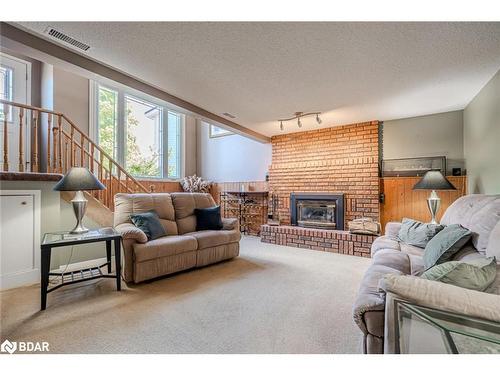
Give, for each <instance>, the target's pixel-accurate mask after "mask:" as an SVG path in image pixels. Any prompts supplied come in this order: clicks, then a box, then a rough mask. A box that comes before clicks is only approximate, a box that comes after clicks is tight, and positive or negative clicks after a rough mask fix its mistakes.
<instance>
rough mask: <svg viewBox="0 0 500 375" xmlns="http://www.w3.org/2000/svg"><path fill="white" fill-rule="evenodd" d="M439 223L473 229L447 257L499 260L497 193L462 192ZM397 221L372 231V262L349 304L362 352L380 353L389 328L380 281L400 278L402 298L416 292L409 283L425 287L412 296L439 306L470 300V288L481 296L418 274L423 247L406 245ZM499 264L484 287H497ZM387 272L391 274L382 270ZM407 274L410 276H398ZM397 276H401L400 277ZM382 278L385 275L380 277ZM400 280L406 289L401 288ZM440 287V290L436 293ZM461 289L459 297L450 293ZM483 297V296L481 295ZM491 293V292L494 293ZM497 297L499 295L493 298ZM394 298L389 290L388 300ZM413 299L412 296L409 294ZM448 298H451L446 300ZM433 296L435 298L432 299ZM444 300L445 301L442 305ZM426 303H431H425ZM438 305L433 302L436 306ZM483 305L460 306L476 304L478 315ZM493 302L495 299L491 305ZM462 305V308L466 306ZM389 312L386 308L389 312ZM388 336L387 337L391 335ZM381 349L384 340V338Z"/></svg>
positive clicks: (393, 282)
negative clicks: (490, 283) (382, 231)
mask: <svg viewBox="0 0 500 375" xmlns="http://www.w3.org/2000/svg"><path fill="white" fill-rule="evenodd" d="M441 224H444V225H450V224H461V225H462V226H464V227H466V228H468V229H469V230H471V231H472V232H473V238H472V241H471V243H470V244H469V245H467V246H466V247H465V248H464V249H462V250H461V251H460V252H459V253H457V254H456V255H455V256H454V258H453V259H452V260H467V259H473V258H477V257H484V256H495V257H496V259H497V262H498V261H500V195H480V194H475V195H468V196H464V197H461V198H459V199H457V200H456V201H455V202H454V203H453V204H451V205H450V206H449V207H448V209H447V210H446V211H445V213H444V215H443V217H442V219H441ZM400 227H401V223H388V224H387V226H386V228H385V235H383V236H381V237H378V238H377V239H376V240H375V241H374V242H373V244H372V248H371V256H372V263H371V265H370V267H369V269H368V270H367V272H366V273H365V275H364V278H363V280H362V283H361V286H360V289H359V292H358V296H357V298H356V300H355V303H354V307H353V317H354V321H355V322H356V324H357V325H358V326H359V328H360V329H361V331H362V333H363V352H364V353H368V354H370V353H371V354H376V353H384V336H385V335H386V334H387V332H388V328H389V331H390V328H392V327H388V326H389V325H391V326H392V325H393V323H392V322H391V323H387V317H386V314H388V311H389V310H390V309H392V306H393V305H392V304H391V303H390V301H389V299H388V298H386V297H387V295H388V294H387V293H386V292H387V290H386V289H387V288H386V287H385V286H384V283H385V284H390V285H392V286H395V287H394V288H393V289H397V285H398V283H400V284H401V290H406V291H408V293H407V294H408V295H406V296H404V295H403V296H400V298H401V299H403V300H408V298H410V297H411V296H409V294H414V293H416V294H418V291H415V290H413V291H412V288H424V287H425V288H426V290H427V292H425V293H423V294H424V296H423V297H422V296H419V297H418V298H417V301H416V302H418V303H422V299H425V298H426V296H427V297H428V298H429V303H428V304H427V305H428V306H429V307H435V308H440V309H447V308H448V307H449V308H450V309H454V310H455V311H456V306H455V305H460V304H462V305H464V301H472V300H473V298H472V297H470V294H471V293H472V294H473V295H476V294H477V295H479V297H478V300H481V299H482V297H481V295H484V293H483V292H475V291H469V290H465V289H463V288H458V287H455V286H452V285H447V284H443V283H440V282H438V281H430V280H424V279H421V278H419V277H418V276H419V275H421V274H422V273H423V271H424V269H423V268H424V266H423V259H422V255H423V252H424V249H422V248H419V247H415V246H411V245H408V244H406V243H404V242H401V241H400V240H399V239H398V232H399V229H400ZM499 270H500V267H498V266H497V277H496V280H495V282H494V284H495V287H494V288H492V289H491V290H490V291H489V292H493V293H498V281H499V280H500V272H499ZM387 275H392V276H387ZM404 275H411V276H413V277H411V276H404ZM400 276H401V277H400ZM386 279H388V281H387V280H386ZM403 285H404V286H405V287H406V289H404V288H403ZM440 293H442V294H441V295H440ZM457 293H458V295H460V294H461V295H462V297H453V298H454V299H453V298H452V297H450V296H456V295H457ZM485 297H489V296H485ZM495 297H496V296H495ZM495 297H493V300H494V301H498V303H500V296H498V299H495ZM394 298H395V296H394V295H393V294H391V293H390V300H391V301H392V300H393V299H394ZM413 298H414V299H415V297H414V296H413ZM452 299H453V301H452ZM436 301H440V302H439V303H437V302H436ZM445 303H449V306H446V305H443V304H445ZM429 304H434V305H433V306H430V305H429ZM438 305H439V306H438ZM491 306H492V305H491V304H489V306H484V309H481V306H472V307H471V306H469V307H467V306H461V308H463V309H465V310H463V311H465V312H471V311H474V310H479V311H480V312H479V313H477V314H476V315H477V316H478V317H484V316H485V314H486V316H488V311H489V310H488V309H491ZM496 306H499V305H496ZM467 309H468V310H467ZM391 315H392V312H391ZM391 340H393V338H391ZM385 347H386V350H385V352H387V347H388V345H387V342H386V343H385Z"/></svg>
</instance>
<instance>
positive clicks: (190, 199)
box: [171, 193, 215, 234]
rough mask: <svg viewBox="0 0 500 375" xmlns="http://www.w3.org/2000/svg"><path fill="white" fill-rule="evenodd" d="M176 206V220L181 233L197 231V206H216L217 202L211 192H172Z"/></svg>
mask: <svg viewBox="0 0 500 375" xmlns="http://www.w3.org/2000/svg"><path fill="white" fill-rule="evenodd" d="M171 197H172V203H173V205H174V208H175V220H176V222H177V227H178V230H179V234H185V233H189V232H194V231H196V216H195V214H194V210H195V209H196V208H209V207H214V206H215V202H214V199H213V198H212V196H211V195H210V194H206V193H171Z"/></svg>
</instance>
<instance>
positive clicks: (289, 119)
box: [278, 112, 322, 131]
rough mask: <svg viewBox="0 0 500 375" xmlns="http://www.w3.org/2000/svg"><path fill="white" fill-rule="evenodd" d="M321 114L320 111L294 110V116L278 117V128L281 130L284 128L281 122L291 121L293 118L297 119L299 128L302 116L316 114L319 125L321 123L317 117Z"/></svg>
mask: <svg viewBox="0 0 500 375" xmlns="http://www.w3.org/2000/svg"><path fill="white" fill-rule="evenodd" d="M320 114H321V112H307V113H305V112H295V114H294V116H293V117H289V118H283V119H279V120H278V121H279V123H280V129H281V130H282V131H283V129H284V126H283V122H284V121H291V120H295V119H297V126H298V127H299V128H301V127H302V121H301V119H302V117H306V116H316V122H317V123H318V125H320V124H321V123H322V121H321V119H320V118H319V115H320Z"/></svg>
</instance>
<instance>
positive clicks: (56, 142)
mask: <svg viewBox="0 0 500 375" xmlns="http://www.w3.org/2000/svg"><path fill="white" fill-rule="evenodd" d="M60 138H61V133H60V131H59V128H58V127H57V126H54V127H53V128H52V142H53V146H54V147H53V148H54V151H53V153H54V157H53V158H52V171H54V172H56V171H57V163H58V162H59V163H60V162H61V161H60V159H61V142H60ZM49 144H50V142H49ZM49 147H50V146H49ZM58 149H59V150H58ZM58 155H59V158H58V157H57V156H58ZM58 159H59V160H58ZM48 165H49V166H50V164H48ZM61 171H62V167H60V168H59V172H61Z"/></svg>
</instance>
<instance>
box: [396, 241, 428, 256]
mask: <svg viewBox="0 0 500 375" xmlns="http://www.w3.org/2000/svg"><path fill="white" fill-rule="evenodd" d="M399 246H400V248H401V252H402V253H405V254H411V255H417V256H420V257H421V256H423V255H424V251H425V250H424V249H422V248H421V247H418V246H413V245H408V244H407V243H404V242H401V243H400V244H399Z"/></svg>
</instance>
